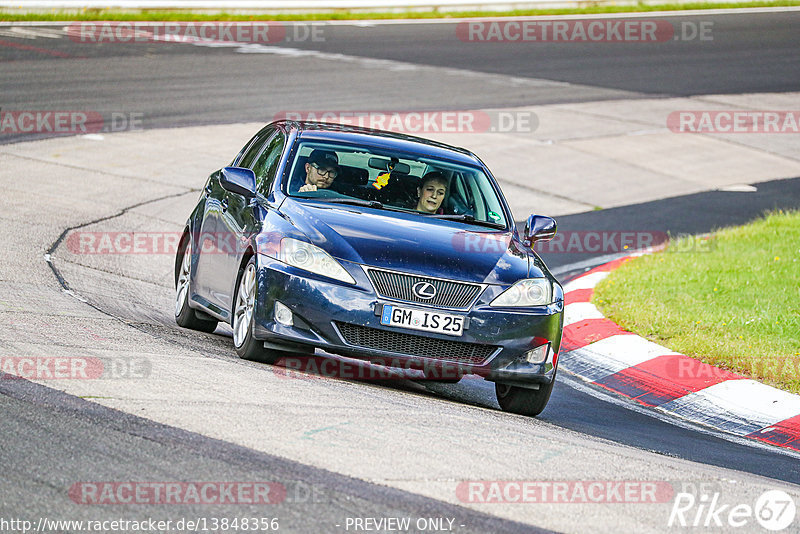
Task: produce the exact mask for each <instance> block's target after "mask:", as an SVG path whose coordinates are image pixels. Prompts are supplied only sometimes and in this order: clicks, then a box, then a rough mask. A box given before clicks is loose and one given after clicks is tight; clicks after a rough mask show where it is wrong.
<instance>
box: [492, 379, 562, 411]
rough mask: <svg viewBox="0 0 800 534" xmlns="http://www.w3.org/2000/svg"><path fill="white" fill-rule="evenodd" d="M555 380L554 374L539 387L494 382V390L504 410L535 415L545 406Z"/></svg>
mask: <svg viewBox="0 0 800 534" xmlns="http://www.w3.org/2000/svg"><path fill="white" fill-rule="evenodd" d="M555 382H556V376H555V374H554V375H553V380H552V381H551V382H550V383H549V384H542V385H541V386H540V387H539V389H528V388H521V387H519V386H509V385H508V384H500V383H495V385H494V392H495V395H497V403H498V404H499V405H500V408H502V409H503V411H504V412H511V413H516V414H519V415H529V416H536V415H539V414H540V413H542V411H543V410H544V407H545V406H547V401H548V400H550V393H552V392H553V384H555Z"/></svg>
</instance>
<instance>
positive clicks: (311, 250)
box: [278, 237, 356, 284]
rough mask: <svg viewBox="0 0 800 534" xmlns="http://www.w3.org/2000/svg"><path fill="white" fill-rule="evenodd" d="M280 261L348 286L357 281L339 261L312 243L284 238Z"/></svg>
mask: <svg viewBox="0 0 800 534" xmlns="http://www.w3.org/2000/svg"><path fill="white" fill-rule="evenodd" d="M278 260H279V261H282V262H283V263H288V264H289V265H291V266H292V267H297V268H298V269H304V270H306V271H310V272H312V273H316V274H321V275H322V276H327V277H328V278H335V279H336V280H341V281H342V282H347V283H348V284H355V283H356V281H355V280H353V277H352V276H350V273H348V272H347V271H345V270H344V267H342V266H341V265H340V264H339V262H338V261H336V260H335V259H333V257H332V256H331V255H330V254H328V253H327V252H325V251H324V250H322V249H321V248H319V247H318V246H316V245H312V244H311V243H306V242H305V241H298V240H297V239H292V238H291V237H284V238H283V239H282V240H281V250H280V252H279V253H278Z"/></svg>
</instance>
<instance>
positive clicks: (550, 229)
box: [523, 215, 558, 247]
mask: <svg viewBox="0 0 800 534" xmlns="http://www.w3.org/2000/svg"><path fill="white" fill-rule="evenodd" d="M557 229H558V225H557V224H556V220H555V219H553V218H552V217H545V216H544V215H531V216H530V217H528V222H526V223H525V236H524V238H523V243H524V244H525V246H528V247H532V246H533V244H534V243H535V242H537V241H547V240H549V239H553V236H555V235H556V230H557Z"/></svg>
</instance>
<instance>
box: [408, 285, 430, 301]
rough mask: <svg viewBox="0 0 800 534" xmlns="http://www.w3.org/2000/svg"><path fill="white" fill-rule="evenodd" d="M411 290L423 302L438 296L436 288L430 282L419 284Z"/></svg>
mask: <svg viewBox="0 0 800 534" xmlns="http://www.w3.org/2000/svg"><path fill="white" fill-rule="evenodd" d="M411 289H412V291H414V295H416V296H417V297H418V298H420V299H422V300H430V299H432V298H433V297H435V296H436V288H435V287H433V284H431V283H430V282H417V283H416V284H414V287H413V288H411Z"/></svg>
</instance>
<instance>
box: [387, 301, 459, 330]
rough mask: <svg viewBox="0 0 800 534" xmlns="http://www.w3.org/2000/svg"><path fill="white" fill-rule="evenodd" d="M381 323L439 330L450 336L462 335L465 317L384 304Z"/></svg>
mask: <svg viewBox="0 0 800 534" xmlns="http://www.w3.org/2000/svg"><path fill="white" fill-rule="evenodd" d="M381 324H383V325H386V326H401V327H403V328H411V329H412V330H423V331H425V332H437V333H439V334H447V335H448V336H460V335H461V334H462V333H463V332H464V317H463V316H461V315H448V314H444V313H437V312H430V311H424V310H417V309H414V308H400V307H398V306H387V305H384V306H383V313H382V314H381Z"/></svg>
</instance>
